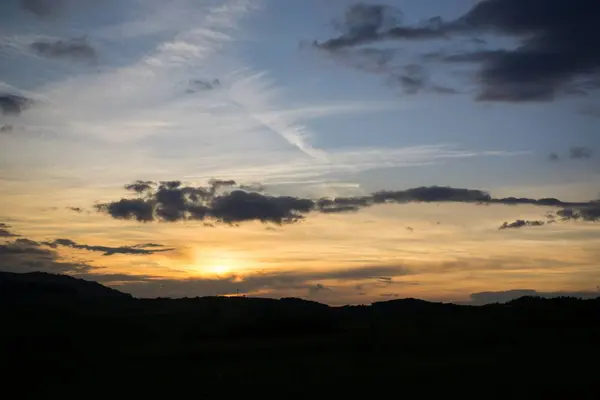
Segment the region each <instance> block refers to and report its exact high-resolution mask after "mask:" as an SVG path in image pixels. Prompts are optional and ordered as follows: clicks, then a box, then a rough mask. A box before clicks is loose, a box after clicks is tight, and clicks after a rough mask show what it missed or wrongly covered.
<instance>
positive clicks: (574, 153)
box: [569, 146, 594, 160]
mask: <svg viewBox="0 0 600 400" xmlns="http://www.w3.org/2000/svg"><path fill="white" fill-rule="evenodd" d="M593 155H594V152H593V150H592V149H590V148H589V147H584V146H573V147H571V148H570V149H569V158H570V159H571V160H585V159H588V158H592V157H593Z"/></svg>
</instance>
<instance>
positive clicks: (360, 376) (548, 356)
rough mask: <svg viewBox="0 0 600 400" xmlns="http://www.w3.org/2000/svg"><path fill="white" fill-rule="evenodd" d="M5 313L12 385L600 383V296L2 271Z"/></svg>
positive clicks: (231, 390) (3, 358)
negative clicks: (108, 280)
mask: <svg viewBox="0 0 600 400" xmlns="http://www.w3.org/2000/svg"><path fill="white" fill-rule="evenodd" d="M0 313H1V315H0V318H1V321H2V323H1V326H2V328H1V329H0V342H1V343H2V346H1V353H0V365H2V366H3V372H2V373H3V376H4V377H5V378H6V380H5V382H6V383H9V382H11V380H10V379H9V378H8V376H9V375H11V376H12V374H14V375H15V376H26V377H27V379H30V380H32V381H33V380H35V379H44V380H45V381H46V382H47V381H50V383H47V385H50V386H52V385H53V384H54V385H59V386H60V385H64V384H65V382H67V380H68V382H69V385H79V384H82V385H94V386H93V387H94V388H98V389H101V388H105V389H108V388H109V387H111V388H112V387H114V388H115V390H116V388H117V387H118V385H129V386H132V385H135V386H136V388H137V389H136V390H140V391H143V390H144V389H146V390H148V391H152V390H153V389H152V388H154V387H156V385H157V384H159V383H160V382H162V383H166V382H172V384H175V383H176V385H178V387H181V385H184V386H185V385H192V386H193V387H194V388H195V390H196V392H195V394H197V395H199V396H200V395H202V394H211V395H221V396H229V395H234V394H238V395H240V394H243V395H247V396H252V395H253V394H254V393H256V392H255V391H257V390H261V391H262V390H272V391H275V392H276V394H277V396H278V397H280V398H287V397H288V396H295V395H302V396H314V397H317V398H321V397H326V396H327V393H330V391H335V392H331V393H335V394H336V396H339V395H342V394H352V393H355V391H356V390H365V391H367V390H368V392H366V393H370V394H371V395H373V394H374V393H396V394H397V396H396V397H403V396H401V394H402V395H407V396H408V397H412V396H410V395H409V393H414V394H415V395H416V394H418V397H426V396H428V395H430V394H434V393H440V394H442V393H446V394H448V393H450V392H448V391H449V390H452V391H455V390H460V393H462V394H463V395H477V396H482V397H484V398H495V397H503V396H511V397H510V398H538V397H542V398H550V397H547V396H550V395H551V398H557V397H556V396H559V397H558V398H588V397H589V398H594V396H593V394H594V393H597V392H595V391H596V390H597V389H598V386H599V383H598V379H597V376H596V373H597V368H598V361H599V360H600V358H599V357H598V356H599V355H600V298H597V299H592V300H579V299H575V298H566V297H564V298H555V299H542V298H535V297H523V298H520V299H517V300H513V301H510V302H508V303H505V304H491V305H486V306H465V305H455V304H444V303H431V302H427V301H422V300H417V299H403V300H391V301H384V302H377V303H374V304H372V305H370V306H344V307H329V306H327V305H324V304H320V303H316V302H311V301H306V300H300V299H293V298H286V299H281V300H274V299H258V298H245V297H229V298H226V297H205V298H187V299H166V298H158V299H136V298H134V297H132V296H130V295H127V294H123V293H120V292H119V291H116V290H114V289H109V288H106V287H104V286H102V285H100V284H98V283H96V282H87V281H83V280H80V279H75V278H72V277H68V276H61V275H51V274H46V273H29V274H13V273H0ZM134 377H140V378H139V379H140V380H139V381H138V380H136V379H137V378H134ZM427 382H429V383H427ZM50 386H44V387H45V388H49V387H50ZM4 387H5V388H6V387H7V386H4ZM61 387H62V386H61ZM325 390H327V392H324V391H325ZM415 390H417V391H416V392H415ZM138 394H139V393H138ZM562 396H567V397H562ZM503 398H506V397H503Z"/></svg>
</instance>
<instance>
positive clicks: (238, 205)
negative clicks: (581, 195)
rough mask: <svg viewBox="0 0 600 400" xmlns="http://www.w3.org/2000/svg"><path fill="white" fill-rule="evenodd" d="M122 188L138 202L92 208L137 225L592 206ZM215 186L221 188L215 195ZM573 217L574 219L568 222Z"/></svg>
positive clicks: (479, 195)
mask: <svg viewBox="0 0 600 400" xmlns="http://www.w3.org/2000/svg"><path fill="white" fill-rule="evenodd" d="M125 188H126V189H128V190H131V191H133V192H135V193H137V194H138V196H139V197H138V198H134V199H124V198H123V199H120V200H118V201H114V202H109V203H103V204H97V205H96V208H97V210H98V211H100V212H104V213H106V214H108V215H110V216H111V217H113V218H115V219H133V220H136V221H139V222H151V221H163V222H176V221H186V220H200V221H204V224H210V225H211V226H212V224H213V223H214V222H217V223H226V224H231V225H236V224H238V223H241V222H246V221H261V222H265V223H274V224H278V225H282V224H289V223H294V222H297V221H300V220H302V219H303V218H305V217H306V215H307V214H309V213H311V212H314V213H325V214H333V213H338V214H341V213H349V212H356V211H359V210H361V209H363V208H366V207H370V206H372V205H375V204H389V203H392V204H393V203H395V204H405V203H414V202H435V203H443V202H455V203H471V204H479V205H489V204H505V205H519V204H529V205H535V206H544V207H557V208H563V209H566V208H572V209H574V210H576V211H577V212H578V214H577V215H580V216H581V219H584V220H587V221H591V220H592V219H591V216H592V214H591V213H592V211H590V210H591V209H593V208H594V207H597V204H598V203H597V202H595V201H592V202H580V203H575V202H565V201H561V200H559V199H556V198H542V199H532V198H516V197H506V198H493V197H492V196H491V195H490V194H489V193H487V192H485V191H483V190H477V189H464V188H453V187H443V186H429V187H417V188H412V189H407V190H397V191H386V190H384V191H379V192H375V193H373V194H371V195H368V196H358V197H337V198H321V199H309V198H300V197H292V196H272V195H268V194H265V193H258V192H252V191H247V190H240V189H238V186H237V184H236V183H235V181H220V180H212V181H210V182H209V186H206V187H192V186H184V185H183V184H182V183H181V182H179V181H167V182H160V183H154V182H151V181H137V182H135V183H133V184H131V185H125ZM218 188H225V190H224V191H219V190H218ZM572 219H575V218H572ZM521 222H522V223H524V224H525V225H523V226H528V225H536V224H537V221H515V222H513V223H510V224H509V223H505V225H503V226H502V227H501V229H505V228H516V227H520V226H518V225H519V224H520V223H521Z"/></svg>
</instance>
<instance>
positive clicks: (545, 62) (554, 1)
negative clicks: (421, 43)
mask: <svg viewBox="0 0 600 400" xmlns="http://www.w3.org/2000/svg"><path fill="white" fill-rule="evenodd" d="M392 13H394V15H396V14H398V13H397V12H395V11H393V10H392V9H391V8H389V7H385V6H379V5H365V4H359V5H354V6H351V7H350V8H349V9H348V11H347V13H346V18H345V19H344V21H342V23H341V24H339V26H338V29H339V30H340V31H341V34H340V35H339V36H337V37H334V38H331V39H328V40H325V41H323V42H320V43H319V42H315V47H317V48H319V49H322V50H325V51H327V52H329V53H336V52H340V51H343V50H347V49H350V48H354V47H357V46H362V45H365V44H374V43H382V42H384V41H386V42H389V41H414V40H428V39H440V38H448V39H450V38H452V37H454V36H470V37H477V36H478V35H480V34H491V35H494V36H497V37H498V36H500V37H507V38H512V39H515V40H516V41H517V42H518V44H517V45H516V47H514V48H506V49H499V50H498V49H494V50H483V51H482V50H476V51H473V50H465V51H463V52H460V53H457V54H454V55H449V56H447V57H445V58H444V61H446V62H468V63H475V64H477V65H478V66H479V70H478V73H477V80H478V83H479V93H478V95H477V99H478V100H480V101H508V102H525V101H547V100H553V99H555V98H556V97H558V96H564V95H571V94H577V93H587V92H589V91H593V90H596V89H598V88H600V73H599V72H598V71H599V68H600V3H599V2H597V1H595V0H580V1H569V0H551V1H548V0H485V1H480V2H477V3H476V4H475V5H474V6H473V7H472V8H471V9H470V10H469V11H468V12H467V13H466V14H464V15H463V16H461V17H459V18H457V19H456V20H452V21H443V20H442V19H441V18H439V17H434V18H431V19H430V20H428V21H427V22H426V23H424V24H421V25H420V26H408V25H402V24H400V22H401V21H400V19H398V18H393V16H392ZM390 25H391V26H390Z"/></svg>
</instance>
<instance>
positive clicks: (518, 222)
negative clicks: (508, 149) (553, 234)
mask: <svg viewBox="0 0 600 400" xmlns="http://www.w3.org/2000/svg"><path fill="white" fill-rule="evenodd" d="M545 224H546V222H545V221H525V220H522V219H518V220H516V221H514V222H510V223H508V222H505V223H503V224H502V225H501V226H500V228H498V229H517V228H523V227H526V226H542V225H545Z"/></svg>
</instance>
